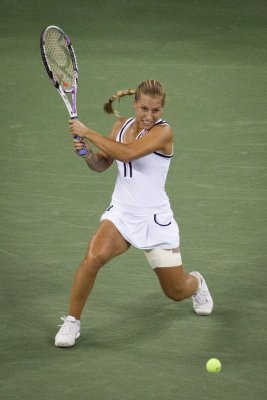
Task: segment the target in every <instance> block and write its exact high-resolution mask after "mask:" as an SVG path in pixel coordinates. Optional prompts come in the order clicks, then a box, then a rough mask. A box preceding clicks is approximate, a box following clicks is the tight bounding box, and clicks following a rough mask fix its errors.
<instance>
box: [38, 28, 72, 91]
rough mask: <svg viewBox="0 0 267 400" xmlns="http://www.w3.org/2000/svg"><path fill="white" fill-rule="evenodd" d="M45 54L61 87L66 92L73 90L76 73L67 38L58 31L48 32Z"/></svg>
mask: <svg viewBox="0 0 267 400" xmlns="http://www.w3.org/2000/svg"><path fill="white" fill-rule="evenodd" d="M45 53H46V58H47V62H48V63H49V66H50V69H51V71H52V73H53V75H54V77H55V78H56V80H57V81H58V83H59V84H60V86H61V87H62V88H63V89H64V90H66V91H68V90H71V89H72V87H73V85H74V84H75V83H76V82H75V80H76V76H75V71H74V68H73V64H72V59H71V55H70V51H69V48H68V46H67V43H66V41H65V38H64V36H63V35H62V33H61V32H59V31H58V30H56V29H48V30H47V32H46V37H45Z"/></svg>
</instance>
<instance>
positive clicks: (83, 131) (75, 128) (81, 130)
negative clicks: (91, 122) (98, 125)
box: [69, 119, 89, 139]
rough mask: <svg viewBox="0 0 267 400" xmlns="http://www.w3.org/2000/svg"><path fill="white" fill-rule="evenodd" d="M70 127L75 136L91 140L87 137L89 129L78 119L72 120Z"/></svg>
mask: <svg viewBox="0 0 267 400" xmlns="http://www.w3.org/2000/svg"><path fill="white" fill-rule="evenodd" d="M69 127H70V131H71V133H72V135H73V136H75V135H76V136H80V138H87V139H89V137H88V136H87V134H88V128H87V127H86V126H85V125H84V124H82V123H81V122H80V121H79V120H78V119H71V120H70V121H69Z"/></svg>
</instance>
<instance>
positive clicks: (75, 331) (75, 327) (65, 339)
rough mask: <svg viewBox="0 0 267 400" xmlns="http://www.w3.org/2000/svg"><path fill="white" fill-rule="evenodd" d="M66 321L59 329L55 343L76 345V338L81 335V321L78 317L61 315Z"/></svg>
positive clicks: (60, 345)
mask: <svg viewBox="0 0 267 400" xmlns="http://www.w3.org/2000/svg"><path fill="white" fill-rule="evenodd" d="M61 319H62V321H64V323H63V324H62V325H59V326H61V328H60V329H59V331H58V333H57V335H56V337H55V345H56V346H57V347H71V346H74V345H75V340H76V339H78V337H79V336H80V321H78V320H77V319H76V318H74V317H71V316H70V315H69V316H68V317H61Z"/></svg>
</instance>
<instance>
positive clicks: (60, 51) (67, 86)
mask: <svg viewBox="0 0 267 400" xmlns="http://www.w3.org/2000/svg"><path fill="white" fill-rule="evenodd" d="M40 48H41V54H42V59H43V62H44V65H45V68H46V71H47V73H48V76H49V78H50V79H51V81H52V83H53V85H54V86H55V88H56V89H57V91H58V93H59V94H60V96H61V98H62V100H63V101H64V103H65V106H66V107H67V110H68V112H69V114H70V117H71V119H75V118H77V109H76V96H77V81H78V65H77V59H76V56H75V53H74V49H73V47H72V44H71V42H70V39H69V37H68V36H67V35H66V33H65V32H63V30H62V29H60V28H59V27H57V26H54V25H51V26H48V27H47V28H46V29H45V30H44V31H43V32H42V33H41V38H40ZM67 93H69V94H71V103H70V101H69V99H68V97H67ZM74 138H75V139H77V140H81V138H80V137H79V136H74ZM87 153H88V152H87V150H86V148H85V147H83V148H82V149H81V150H79V152H78V154H79V156H84V155H86V154H87Z"/></svg>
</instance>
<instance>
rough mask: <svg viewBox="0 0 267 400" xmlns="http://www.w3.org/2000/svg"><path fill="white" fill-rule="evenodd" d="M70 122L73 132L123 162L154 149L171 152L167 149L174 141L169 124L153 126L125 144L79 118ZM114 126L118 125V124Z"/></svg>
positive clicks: (151, 151)
mask: <svg viewBox="0 0 267 400" xmlns="http://www.w3.org/2000/svg"><path fill="white" fill-rule="evenodd" d="M118 122H119V123H120V126H121V125H122V123H121V121H120V120H119V121H118ZM69 124H70V130H71V132H72V134H74V135H78V136H80V137H82V138H85V139H88V140H89V141H90V142H91V143H93V144H94V145H95V146H96V147H98V148H99V149H100V150H102V151H103V152H104V153H105V154H107V156H108V157H111V158H112V159H116V160H120V161H122V162H129V161H132V160H135V159H137V158H139V157H142V156H144V155H146V154H150V153H153V152H154V151H162V152H166V153H169V152H168V150H167V149H169V148H170V143H172V138H173V135H172V130H171V128H170V127H169V126H168V125H163V126H161V125H158V126H155V127H153V128H151V130H150V131H149V132H148V133H147V134H146V135H144V136H143V137H141V138H140V139H138V140H134V141H133V142H131V143H128V144H125V143H118V142H116V141H114V138H113V137H112V136H111V137H104V136H102V135H101V134H100V133H98V132H96V131H94V130H92V129H90V128H87V127H86V126H85V125H83V124H82V123H81V122H80V121H79V120H77V119H76V120H71V121H70V122H69ZM114 126H116V124H115V125H114ZM117 132H118V130H117Z"/></svg>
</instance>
